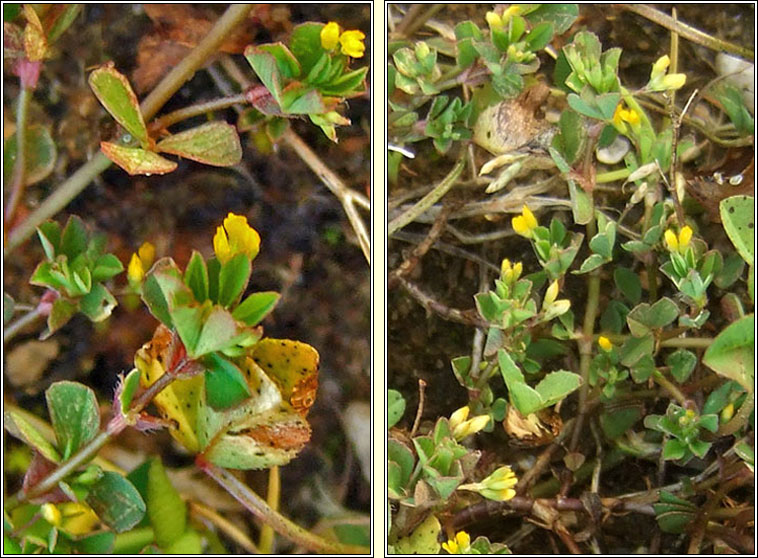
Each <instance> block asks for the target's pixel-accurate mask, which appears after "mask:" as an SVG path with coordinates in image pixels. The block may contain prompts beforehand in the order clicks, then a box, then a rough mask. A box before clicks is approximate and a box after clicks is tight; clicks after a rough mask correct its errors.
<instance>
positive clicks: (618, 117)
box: [613, 103, 640, 131]
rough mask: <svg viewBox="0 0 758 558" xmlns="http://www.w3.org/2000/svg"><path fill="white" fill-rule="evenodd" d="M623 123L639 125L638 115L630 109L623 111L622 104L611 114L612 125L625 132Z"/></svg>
mask: <svg viewBox="0 0 758 558" xmlns="http://www.w3.org/2000/svg"><path fill="white" fill-rule="evenodd" d="M624 122H628V123H629V124H631V125H632V126H637V125H638V124H639V123H640V115H639V113H638V112H637V111H636V110H634V109H632V108H630V109H625V108H624V103H619V104H618V106H617V107H616V110H615V111H614V113H613V123H614V124H615V125H616V128H618V129H619V130H622V129H624V131H625V127H624V124H623V123H624Z"/></svg>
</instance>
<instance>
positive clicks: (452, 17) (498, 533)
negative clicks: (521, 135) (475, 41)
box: [387, 4, 755, 554]
mask: <svg viewBox="0 0 758 558" xmlns="http://www.w3.org/2000/svg"><path fill="white" fill-rule="evenodd" d="M409 6H411V4H404V5H403V8H404V9H403V10H402V11H403V12H405V11H406V10H407V8H408V7H409ZM653 6H654V7H655V8H656V9H658V10H660V11H662V12H664V13H667V14H670V13H671V9H672V7H676V9H677V11H678V18H679V19H680V20H681V21H683V22H686V23H687V24H689V25H692V26H694V27H696V28H698V29H701V30H703V31H705V32H706V33H709V34H711V35H713V36H715V37H718V38H720V39H724V40H727V41H731V42H733V43H735V44H738V45H743V46H745V47H748V48H754V46H753V45H754V39H755V6H754V5H753V4H720V5H718V8H716V7H715V6H714V5H706V4H698V5H695V4H655V5H653ZM492 9H493V5H491V4H466V5H456V4H447V5H444V7H442V8H441V9H440V10H439V11H437V12H435V13H434V15H433V16H432V19H434V20H435V21H438V22H441V23H443V24H445V25H447V26H449V28H450V29H452V28H454V26H455V25H456V24H457V23H459V22H461V21H465V20H468V19H470V20H472V21H474V22H475V23H476V24H477V25H478V26H479V27H480V29H485V30H486V29H487V23H486V22H485V13H486V12H487V11H489V10H492ZM398 21H399V20H398ZM581 29H586V30H588V31H592V32H593V33H595V34H597V36H598V37H599V39H600V41H601V43H602V46H603V50H605V49H608V48H611V47H621V48H622V49H623V53H622V55H621V60H620V68H619V75H620V78H621V82H622V83H623V84H625V85H627V86H628V87H629V88H630V89H634V88H637V87H641V86H643V85H644V84H645V83H647V81H648V79H649V76H650V67H651V65H652V64H653V63H654V62H655V61H656V60H657V59H658V57H660V56H662V55H663V54H667V53H668V52H669V48H670V33H669V31H667V30H666V29H664V28H663V27H661V26H659V25H657V24H654V23H652V22H650V21H649V20H647V19H645V18H643V17H641V16H638V15H636V14H634V13H631V12H627V11H623V10H621V9H618V8H617V7H615V6H614V5H609V4H605V5H599V4H598V5H594V4H580V7H579V18H578V20H577V21H576V23H575V24H574V26H573V27H572V29H570V30H569V31H568V32H567V33H565V34H564V35H563V36H562V37H563V38H564V39H565V41H568V40H570V39H566V37H571V36H572V35H573V34H574V33H575V32H577V31H579V30H581ZM434 35H436V33H434V32H433V31H431V30H430V29H429V28H425V27H422V29H421V30H419V31H416V32H415V33H414V34H413V35H412V36H411V37H410V38H411V39H412V40H421V39H425V38H429V37H430V36H434ZM564 39H561V38H557V39H556V40H554V41H553V45H555V46H556V47H560V46H562V44H564V43H563V42H562V41H563V40H564ZM679 49H680V52H679V69H678V70H677V71H678V72H684V73H686V74H687V84H686V87H685V88H684V89H683V90H682V91H681V92H679V94H678V95H677V104H678V106H679V107H680V108H681V106H682V105H683V104H684V102H685V101H686V99H687V98H688V97H689V95H690V94H691V93H692V91H694V89H695V88H702V87H703V86H704V85H705V84H707V83H708V82H709V81H710V80H712V79H713V78H714V77H715V71H714V59H715V56H716V53H715V52H714V51H712V50H708V49H706V48H704V47H702V46H699V45H696V44H693V43H692V42H690V41H688V40H686V39H683V38H680V41H679ZM540 60H541V62H542V66H541V67H540V69H539V70H538V74H542V75H545V76H546V77H547V82H548V83H549V84H551V85H552V83H553V80H552V73H553V66H554V63H553V61H552V59H551V58H550V57H549V56H546V55H544V53H543V54H541V55H540ZM446 93H447V94H448V95H456V94H458V93H459V90H458V89H453V90H451V91H447V92H446ZM401 96H402V94H401ZM427 107H428V105H427V106H425V107H423V108H421V109H420V110H419V114H420V116H421V117H422V118H423V115H424V114H425V111H426V110H428V109H427ZM656 118H657V116H656ZM656 126H657V124H656ZM689 132H690V130H685V131H683V133H689ZM702 139H703V138H702V136H698V141H702ZM407 147H411V148H412V149H413V150H414V151H415V155H416V156H415V158H414V159H413V160H411V159H407V158H406V159H403V162H402V164H401V169H400V172H399V178H398V181H397V184H395V185H393V184H390V185H389V186H388V198H389V203H390V205H391V206H392V204H393V200H396V199H400V198H403V197H404V196H406V195H407V198H406V200H407V201H406V203H413V202H415V201H416V200H417V199H418V198H420V197H421V195H423V194H417V195H415V196H411V195H408V194H409V192H412V191H414V190H418V191H419V192H423V193H426V192H427V191H429V190H430V189H431V188H432V186H433V185H436V184H438V183H439V182H440V180H441V179H442V178H443V177H444V176H445V175H446V174H447V173H448V172H449V171H450V169H451V168H452V167H453V165H454V162H455V160H456V158H457V157H458V155H459V151H458V150H457V149H456V148H453V149H451V150H450V152H449V153H448V154H447V155H445V156H441V155H439V154H438V153H437V152H436V151H435V150H434V148H433V146H432V142H431V141H424V142H419V143H413V144H411V145H410V146H407ZM474 149H475V157H476V167H477V169H478V168H480V167H481V165H482V164H483V162H485V161H487V160H489V159H491V158H492V155H490V154H488V153H486V152H485V151H484V150H482V149H481V148H479V147H475V148H474ZM748 151H750V148H748ZM722 155H723V150H718V149H715V150H710V151H709V150H706V155H705V156H704V157H703V158H701V159H700V160H698V161H696V162H695V163H694V164H693V165H690V166H689V167H688V168H686V169H685V172H686V173H693V172H696V170H697V167H700V166H702V167H704V168H705V167H707V166H708V164H710V163H711V162H712V161H713V160H717V159H718V158H719V157H721V156H722ZM467 172H468V171H467V170H464V175H462V178H461V179H460V180H461V181H463V180H465V177H466V173H467ZM711 172H712V171H711ZM519 183H520V184H523V183H528V182H519ZM551 195H553V196H557V197H564V198H567V197H568V194H567V193H566V192H565V189H564V191H563V193H560V192H555V193H552V194H551ZM486 199H488V194H485V193H484V187H483V186H481V187H476V186H471V185H468V186H465V187H454V188H453V189H452V190H451V191H450V192H449V193H448V194H447V195H446V197H445V198H443V201H445V202H450V203H452V204H454V207H455V208H456V210H459V209H462V208H463V207H465V205H466V204H467V203H472V202H480V201H484V200H486ZM597 199H601V198H599V197H598V196H597V195H596V200H597ZM600 203H601V204H602V205H603V206H605V207H608V206H611V205H612V203H611V202H608V200H605V199H603V200H602V202H600ZM438 205H441V204H438ZM617 208H618V209H619V210H620V209H623V204H622V205H621V206H620V207H617ZM701 211H702V210H701ZM567 215H568V217H567V218H566V219H563V222H564V223H566V224H570V221H571V216H570V214H567ZM555 216H557V217H558V218H559V219H561V217H560V212H557V213H556V214H555ZM511 217H512V215H511V214H502V213H501V214H494V215H488V216H486V217H484V216H480V217H474V218H468V219H461V220H457V221H454V222H452V223H451V224H453V225H454V226H455V227H456V228H458V229H459V230H462V231H465V232H467V233H470V234H478V233H486V232H492V231H500V230H503V229H507V228H509V225H510V220H511ZM391 218H392V216H390V219H391ZM549 219H550V215H549V214H545V213H543V214H542V215H541V216H540V223H541V224H544V223H547V222H549ZM429 228H430V226H429V225H428V224H423V225H422V224H419V223H412V224H410V225H408V226H406V227H405V228H404V229H403V233H404V234H405V233H407V234H409V235H413V234H415V235H416V237H417V240H415V242H411V243H409V242H408V241H406V240H398V239H392V238H390V240H389V243H388V256H387V257H388V270H389V273H392V271H393V270H394V269H397V268H398V267H399V266H400V264H401V263H402V262H403V261H404V260H405V258H407V257H409V254H410V253H411V250H412V249H413V248H414V247H415V246H416V245H417V244H418V242H420V240H421V239H423V238H424V237H425V236H426V234H428V232H429ZM577 230H578V229H577ZM706 231H707V232H706ZM702 232H703V234H706V235H709V234H711V233H712V234H713V236H712V237H710V238H709V237H708V236H706V238H708V241H709V243H717V242H721V241H723V240H724V239H725V235H724V233H723V229H721V227H720V225H709V224H708V223H707V222H706V221H705V220H703V229H702ZM719 239H721V240H719ZM586 242H587V240H586V239H585V247H584V248H583V249H582V251H580V253H579V255H578V256H577V260H576V261H575V262H574V267H576V266H578V264H579V263H581V261H582V260H583V259H584V258H585V257H586V256H587V255H588V251H587V249H586ZM712 245H713V244H712ZM446 247H447V249H446ZM450 249H453V250H458V251H459V253H458V254H451V253H450V252H449V250H450ZM461 250H463V251H465V252H466V253H467V254H464V253H463V252H461ZM506 257H507V258H509V259H510V260H511V261H513V262H515V261H521V262H523V266H524V274H526V273H528V272H531V271H535V270H537V269H539V263H538V262H537V260H536V256H535V255H534V253H533V251H532V249H531V247H530V246H529V244H528V243H527V242H526V241H524V239H522V238H520V237H508V238H502V239H500V240H496V241H488V242H481V243H478V244H471V245H464V244H462V243H460V242H458V240H457V239H456V238H455V237H454V236H453V235H451V234H449V233H443V234H442V236H441V237H440V239H439V240H438V241H437V244H436V246H434V247H433V248H432V249H431V250H429V251H428V252H427V253H426V254H425V255H424V256H423V257H422V259H421V260H420V261H419V262H418V265H417V266H416V267H415V269H414V270H413V272H412V273H411V275H410V276H409V277H408V278H407V279H408V280H409V281H411V282H412V283H413V284H414V285H416V286H418V288H419V289H421V290H422V291H423V292H424V293H426V294H428V295H430V296H431V297H432V298H433V299H435V300H436V301H438V302H439V303H441V304H442V305H444V306H447V307H449V308H452V309H459V310H463V311H472V312H473V313H474V314H476V310H475V304H474V294H476V293H477V292H481V291H483V290H487V289H489V288H492V284H493V283H492V281H493V280H494V278H495V276H496V273H495V272H494V271H493V270H492V269H499V267H500V262H501V260H502V259H503V258H506ZM482 261H484V262H485V264H487V263H488V264H491V266H490V267H491V269H485V267H486V266H485V265H483V264H481V262H482ZM527 270H529V271H527ZM485 271H486V273H488V275H487V279H486V281H485V282H484V283H482V282H481V277H482V275H483V274H484V273H485ZM605 284H606V285H607V284H608V283H605ZM482 285H484V286H482ZM585 291H586V281H585V279H584V277H583V276H574V275H570V274H569V275H567V277H566V286H565V287H564V290H563V291H562V292H561V297H568V298H570V299H571V300H572V308H574V307H576V308H583V302H584V299H585V296H586V295H585ZM610 295H611V293H607V294H606V293H604V294H603V296H610ZM713 298H714V300H716V297H713ZM604 300H605V301H606V302H607V300H608V299H607V298H605V299H604ZM601 304H602V302H601ZM387 308H388V315H387V320H388V332H387V345H388V349H387V355H388V356H387V371H388V377H387V385H388V387H389V388H391V389H396V390H399V391H400V392H401V393H402V395H403V396H404V398H405V399H406V401H407V407H406V411H405V415H404V417H403V419H402V421H401V422H400V423H399V424H398V427H400V428H401V429H402V430H409V429H410V427H411V424H412V423H413V421H414V416H415V413H416V409H417V407H418V404H419V381H420V380H423V381H424V382H425V383H426V388H425V399H424V404H423V415H422V420H421V424H422V430H423V425H427V426H428V425H431V424H433V422H434V421H435V420H436V419H437V417H440V416H450V414H451V413H452V412H453V411H454V410H455V409H457V408H459V407H461V406H463V405H466V404H467V403H468V396H467V393H466V390H465V389H464V388H463V387H461V385H460V384H459V383H458V381H457V380H456V378H455V376H454V375H453V372H452V369H451V365H450V360H451V359H452V358H454V357H458V356H461V355H471V352H472V340H473V338H474V333H475V328H474V327H473V326H471V325H464V324H461V323H456V322H453V321H448V320H445V319H443V318H442V317H440V315H438V314H437V313H435V312H433V311H428V310H427V309H425V308H424V307H422V306H421V305H420V304H419V303H418V302H417V301H416V300H415V299H414V298H413V297H412V296H411V295H409V294H408V292H407V291H406V290H405V289H404V288H403V287H402V286H399V285H398V286H397V287H396V288H394V289H391V290H390V291H389V292H388V295H387ZM746 311H750V310H746ZM579 312H580V311H579ZM714 312H716V314H715V316H720V314H721V313H720V311H719V310H718V309H717V308H716V309H715V310H714ZM712 316H714V314H712ZM712 319H713V318H712ZM716 319H718V320H721V318H716ZM577 320H581V313H579V314H577ZM579 327H580V326H579ZM714 333H715V332H714ZM555 368H565V369H568V370H572V369H573V370H576V369H578V360H576V359H574V361H573V362H572V361H570V360H568V359H567V360H561V361H558V362H556V365H555ZM501 395H504V393H500V392H496V397H497V396H501ZM570 399H571V398H569V400H570ZM567 403H568V404H567V405H565V406H564V409H563V411H562V413H561V414H562V415H563V416H564V419H565V418H568V417H571V416H573V414H572V413H575V411H576V405H575V404H573V403H570V401H567ZM655 411H656V412H661V413H662V412H665V405H664V406H663V407H662V408H661V409H655ZM649 412H653V411H652V410H649ZM583 435H584V434H583ZM586 435H587V436H588V437H589V436H591V434H590V433H589V430H588V431H587V434H586ZM473 443H474V446H475V447H476V448H477V449H481V450H483V451H484V452H485V455H487V454H489V455H490V459H492V458H493V457H492V456H496V458H495V459H496V460H497V462H498V463H515V464H516V466H515V469H519V468H521V470H522V471H523V470H525V469H524V468H526V469H528V468H529V467H530V465H529V464H530V463H533V461H531V459H533V457H534V456H536V455H538V454H539V453H540V449H541V448H537V449H535V450H527V451H521V450H515V449H512V448H510V449H509V448H508V445H507V444H508V438H507V436H506V434H505V433H504V432H503V429H502V427H501V425H496V428H495V432H494V433H493V434H488V435H486V436H483V437H481V440H480V439H479V438H477V440H476V441H475V442H473ZM593 447H594V446H593ZM593 451H594V450H593ZM711 455H713V454H711ZM520 459H525V461H523V464H519V460H520ZM554 464H555V465H556V466H557V469H556V470H558V469H560V468H561V467H563V464H562V462H561V460H560V459H557V460H555V463H554ZM671 469H677V468H676V467H672V468H671ZM679 472H681V471H679ZM684 472H686V470H685V471H684ZM655 473H656V464H655V463H652V462H642V461H639V460H637V461H635V460H627V462H626V463H625V465H624V466H623V467H620V468H619V469H617V470H615V471H610V472H607V473H605V472H604V474H603V482H604V483H607V484H605V486H604V487H603V490H605V491H607V493H608V494H616V493H618V494H622V493H626V492H633V491H638V490H646V489H647V488H649V486H646V483H647V482H648V481H649V479H654V478H655ZM519 474H520V473H519ZM677 479H678V477H676V478H672V479H669V480H670V482H675V480H677ZM745 498H746V501H752V500H753V498H752V496H750V495H749V494H745ZM520 526H523V519H522V518H521V517H520V516H518V515H517V516H515V517H512V518H505V519H504V518H503V517H501V516H500V515H499V514H493V515H492V516H491V517H490V519H489V520H487V521H482V522H477V523H475V524H473V525H469V526H468V527H467V528H466V530H467V531H468V532H469V533H470V534H471V539H472V540H474V539H475V537H476V536H477V535H487V536H489V537H490V540H492V541H495V540H497V541H503V540H505V538H506V537H507V536H510V535H513V533H514V532H515V531H516V530H517V529H518V528H519V527H520ZM602 529H603V537H604V539H603V540H602V541H601V546H602V548H603V549H604V550H606V551H610V552H612V553H633V552H635V549H638V548H647V545H649V544H650V537H651V534H652V532H653V531H654V530H657V525H656V523H655V519H654V518H651V517H647V516H642V515H633V516H628V517H627V518H625V519H624V518H620V519H618V520H616V519H615V518H614V520H613V521H609V522H608V523H605V524H604V525H603V527H602ZM553 539H554V540H553ZM682 545H684V546H682ZM660 548H661V550H662V551H663V552H665V553H677V552H685V551H686V542H683V540H682V538H677V537H675V536H672V535H664V537H663V541H662V542H661V547H660ZM511 550H513V551H514V553H518V554H520V553H525V554H530V553H534V554H546V553H547V554H550V553H564V552H565V551H566V550H565V547H564V546H562V545H561V544H560V541H558V539H557V538H556V537H552V538H551V536H550V535H548V531H545V530H542V529H539V528H538V529H537V530H535V531H534V532H533V533H532V534H531V535H526V536H525V537H524V538H523V540H520V542H519V543H518V545H517V546H512V547H511Z"/></svg>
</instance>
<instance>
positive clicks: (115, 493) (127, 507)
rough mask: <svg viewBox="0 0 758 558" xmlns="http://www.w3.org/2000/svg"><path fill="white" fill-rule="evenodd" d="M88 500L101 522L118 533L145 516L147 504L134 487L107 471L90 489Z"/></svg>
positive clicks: (117, 475)
mask: <svg viewBox="0 0 758 558" xmlns="http://www.w3.org/2000/svg"><path fill="white" fill-rule="evenodd" d="M86 500H87V503H88V504H89V505H90V506H91V507H92V509H93V510H94V512H95V513H96V514H97V516H98V517H99V518H100V520H101V521H102V522H103V523H105V524H106V525H107V526H108V527H110V528H111V529H113V530H114V531H116V532H117V533H123V532H124V531H128V530H129V529H131V528H132V527H134V526H135V525H137V523H139V522H140V520H141V519H142V516H143V515H144V514H145V502H144V501H143V500H142V496H140V495H139V492H137V489H136V488H134V485H132V483H130V482H129V481H128V480H126V479H125V478H124V477H122V476H121V475H119V474H118V473H113V472H111V471H105V472H104V473H103V476H102V477H100V479H99V480H98V481H97V482H96V483H95V484H93V485H92V486H91V487H90V490H89V493H88V494H87V498H86Z"/></svg>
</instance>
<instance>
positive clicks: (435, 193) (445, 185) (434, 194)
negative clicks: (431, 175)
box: [387, 151, 466, 236]
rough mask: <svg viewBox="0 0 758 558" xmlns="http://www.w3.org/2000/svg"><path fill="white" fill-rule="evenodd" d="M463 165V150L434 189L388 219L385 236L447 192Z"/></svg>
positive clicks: (464, 155)
mask: <svg viewBox="0 0 758 558" xmlns="http://www.w3.org/2000/svg"><path fill="white" fill-rule="evenodd" d="M465 166H466V153H465V151H464V152H463V153H462V154H461V156H460V157H459V158H458V162H457V163H455V166H454V167H453V169H452V170H451V171H450V172H449V173H448V175H447V176H446V177H445V178H443V179H442V181H441V182H440V183H439V184H438V185H437V186H435V187H434V189H432V191H431V192H429V193H428V194H427V195H425V196H424V197H423V198H421V199H420V200H419V201H418V202H416V203H415V204H414V205H413V207H411V208H410V209H408V210H407V211H405V213H403V214H402V215H399V216H397V217H395V218H394V219H393V220H392V221H390V223H389V225H388V226H387V236H392V235H393V234H394V233H396V232H397V231H399V230H400V229H402V228H403V227H404V226H406V225H407V224H408V223H412V222H413V221H415V220H416V218H417V217H418V216H419V215H421V214H422V213H424V212H425V211H427V210H428V209H429V208H430V207H432V206H433V205H434V204H435V203H437V202H438V201H439V200H440V198H442V196H444V195H445V194H447V192H448V190H450V188H452V187H453V185H454V184H455V183H456V181H457V180H458V177H459V176H460V175H461V172H463V167H465Z"/></svg>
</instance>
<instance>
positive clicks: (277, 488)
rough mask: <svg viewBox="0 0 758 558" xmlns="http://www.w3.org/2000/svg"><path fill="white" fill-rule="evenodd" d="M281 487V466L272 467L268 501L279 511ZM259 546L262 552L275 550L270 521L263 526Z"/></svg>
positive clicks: (269, 475) (269, 477)
mask: <svg viewBox="0 0 758 558" xmlns="http://www.w3.org/2000/svg"><path fill="white" fill-rule="evenodd" d="M281 488H282V480H281V475H280V474H279V467H277V466H274V467H271V469H269V470H268V491H267V492H266V501H267V502H268V505H269V506H270V507H271V509H272V510H274V511H275V512H278V511H279V498H280V494H281ZM258 548H259V549H260V551H261V554H271V553H272V551H273V550H274V529H273V528H272V527H271V525H269V524H268V523H266V524H265V525H264V526H263V527H262V528H261V536H260V539H259V540H258Z"/></svg>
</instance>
